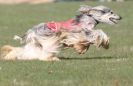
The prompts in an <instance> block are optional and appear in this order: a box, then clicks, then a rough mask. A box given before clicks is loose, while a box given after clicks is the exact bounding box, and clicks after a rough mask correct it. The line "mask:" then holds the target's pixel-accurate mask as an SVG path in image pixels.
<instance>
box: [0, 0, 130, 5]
mask: <svg viewBox="0 0 133 86" xmlns="http://www.w3.org/2000/svg"><path fill="white" fill-rule="evenodd" d="M63 1H66V2H68V1H99V2H112V1H116V2H124V1H128V0H0V4H20V3H31V4H39V3H52V2H63Z"/></svg>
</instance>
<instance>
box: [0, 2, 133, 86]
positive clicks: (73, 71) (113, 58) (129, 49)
mask: <svg viewBox="0 0 133 86" xmlns="http://www.w3.org/2000/svg"><path fill="white" fill-rule="evenodd" d="M132 3H133V1H128V2H124V3H116V2H112V3H98V2H71V3H54V4H52V3H51V4H39V5H28V4H20V5H0V40H1V41H0V46H3V45H5V44H11V45H13V46H17V45H19V42H16V41H14V40H13V39H12V38H13V36H14V35H15V34H23V33H24V32H25V31H27V30H28V29H29V28H31V27H32V26H33V25H35V24H38V23H40V22H46V21H52V20H55V21H61V20H67V19H69V18H72V17H73V16H74V15H75V14H76V11H77V8H78V7H79V5H82V4H88V5H92V6H96V5H100V4H103V5H106V6H109V7H111V8H112V9H113V10H114V11H115V12H116V13H117V14H120V15H121V16H122V17H123V20H122V21H120V22H119V24H117V25H114V26H111V25H108V24H100V25H98V26H97V28H101V29H103V30H104V31H105V32H106V33H107V34H108V35H109V36H110V40H111V41H110V43H111V46H110V49H109V50H104V49H96V48H95V47H93V46H92V47H91V48H90V49H89V51H88V52H87V53H86V54H84V55H79V54H77V53H76V52H74V50H73V49H67V50H63V51H62V52H61V54H60V55H59V57H63V58H64V59H62V61H59V62H43V61H37V60H34V61H3V60H1V61H0V86H133V74H132V73H133V38H132V37H133V28H132V27H133V24H132V18H133V17H132V13H133V10H132V9H133V5H132Z"/></svg>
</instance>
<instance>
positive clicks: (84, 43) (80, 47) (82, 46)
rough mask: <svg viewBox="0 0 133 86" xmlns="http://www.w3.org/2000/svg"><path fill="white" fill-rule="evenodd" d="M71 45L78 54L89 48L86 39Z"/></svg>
mask: <svg viewBox="0 0 133 86" xmlns="http://www.w3.org/2000/svg"><path fill="white" fill-rule="evenodd" d="M73 47H74V49H75V50H76V51H77V52H78V53H79V54H84V53H85V52H86V51H87V50H88V49H89V47H90V43H89V42H88V41H82V42H79V43H77V44H74V45H73Z"/></svg>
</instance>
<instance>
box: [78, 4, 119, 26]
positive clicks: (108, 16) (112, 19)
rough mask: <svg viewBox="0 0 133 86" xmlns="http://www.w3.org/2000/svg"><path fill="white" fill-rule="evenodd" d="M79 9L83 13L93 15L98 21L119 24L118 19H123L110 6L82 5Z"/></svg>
mask: <svg viewBox="0 0 133 86" xmlns="http://www.w3.org/2000/svg"><path fill="white" fill-rule="evenodd" d="M81 8H82V9H81ZM83 8H84V9H83ZM79 11H80V12H81V13H83V14H85V13H86V14H87V15H90V16H92V17H93V18H94V19H95V20H97V21H98V22H104V23H108V24H117V22H118V20H120V19H121V17H120V16H119V15H117V14H116V13H114V12H113V11H112V10H111V9H110V8H108V7H106V6H96V7H87V6H81V7H80V9H79Z"/></svg>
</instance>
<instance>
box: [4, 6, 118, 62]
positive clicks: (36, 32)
mask: <svg viewBox="0 0 133 86" xmlns="http://www.w3.org/2000/svg"><path fill="white" fill-rule="evenodd" d="M82 8H87V10H84V11H83V10H82ZM99 8H100V10H99ZM103 8H106V9H108V8H107V7H104V6H99V7H94V8H93V9H92V8H91V10H90V7H87V6H83V7H81V8H80V12H81V14H80V15H78V16H76V17H75V18H74V19H70V20H68V21H65V22H48V23H40V24H38V25H36V26H34V27H33V28H32V29H30V30H28V31H27V32H26V33H25V35H24V36H23V37H18V38H19V39H20V40H21V41H22V42H24V45H23V46H22V47H12V46H9V45H6V46H3V47H2V48H1V53H2V54H1V55H2V56H1V57H2V59H7V60H10V59H12V60H14V59H19V60H33V59H38V60H44V61H53V60H59V59H58V58H57V57H56V54H58V52H59V49H60V48H61V44H62V43H63V44H66V45H68V46H69V45H72V46H74V48H75V49H76V50H77V51H78V52H79V53H84V52H86V51H87V49H88V47H89V46H90V44H95V45H96V46H103V47H104V48H108V46H109V39H108V37H107V35H106V34H105V33H104V32H103V31H102V30H94V27H95V26H96V25H97V24H98V23H99V22H106V23H109V22H108V21H111V22H113V23H114V22H116V20H119V19H120V18H119V17H118V16H117V15H114V14H112V12H110V11H108V12H107V13H108V16H105V18H104V17H103V15H105V14H104V13H102V11H103V10H101V9H103ZM88 9H89V10H88ZM104 10H105V9H104ZM94 11H96V12H98V13H99V12H100V13H99V15H100V16H99V15H97V14H98V13H96V12H94ZM109 14H110V15H109ZM109 16H110V17H109ZM116 16H117V17H116ZM107 20H108V21H107Z"/></svg>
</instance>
